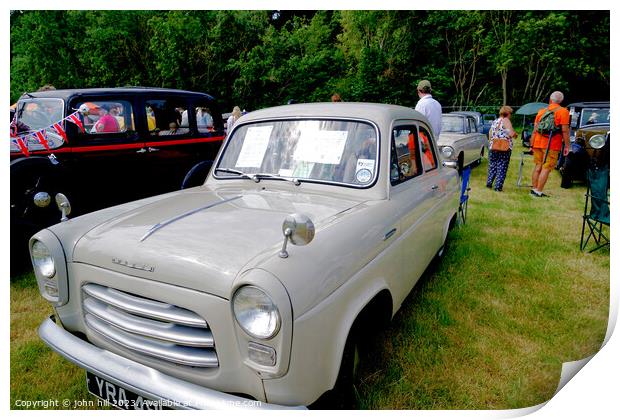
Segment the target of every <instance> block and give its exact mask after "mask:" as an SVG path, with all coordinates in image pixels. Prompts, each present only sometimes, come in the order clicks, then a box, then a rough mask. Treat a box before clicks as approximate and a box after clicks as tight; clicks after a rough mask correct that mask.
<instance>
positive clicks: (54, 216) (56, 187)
mask: <svg viewBox="0 0 620 420" xmlns="http://www.w3.org/2000/svg"><path fill="white" fill-rule="evenodd" d="M60 178H61V176H60V173H59V171H58V170H57V169H56V168H55V167H54V166H53V165H52V164H51V163H50V162H49V161H48V160H47V159H45V160H37V159H33V160H28V161H22V162H16V163H15V164H12V165H11V192H10V201H11V235H10V241H11V242H10V246H11V251H12V252H11V274H12V275H13V274H15V273H16V272H18V271H19V270H21V269H23V268H24V267H27V268H29V267H30V265H29V261H30V259H29V255H28V240H29V239H30V237H31V236H32V235H33V234H35V233H36V232H38V231H39V230H41V229H44V228H46V227H48V226H51V225H54V224H56V223H58V222H60V217H61V213H60V211H59V210H58V208H57V207H56V204H55V202H54V197H55V195H56V193H58V192H63V193H66V191H62V189H61V187H60V186H61V185H62V183H61V179H60ZM40 192H46V193H47V194H49V197H50V203H49V204H48V205H47V206H46V207H43V208H41V207H37V206H36V205H35V203H34V197H35V195H36V194H37V193H40Z"/></svg>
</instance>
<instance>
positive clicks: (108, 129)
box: [95, 114, 120, 133]
mask: <svg viewBox="0 0 620 420" xmlns="http://www.w3.org/2000/svg"><path fill="white" fill-rule="evenodd" d="M119 131H120V130H119V127H118V121H116V118H114V117H113V116H112V115H110V114H105V115H104V116H103V117H101V118H99V121H97V123H96V124H95V132H97V133H117V132H119Z"/></svg>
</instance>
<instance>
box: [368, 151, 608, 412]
mask: <svg viewBox="0 0 620 420" xmlns="http://www.w3.org/2000/svg"><path fill="white" fill-rule="evenodd" d="M515 149H516V150H515V152H514V153H513V156H512V161H511V164H510V168H509V170H508V176H507V179H506V182H505V184H504V191H503V192H495V191H492V190H490V189H487V188H485V184H486V175H487V162H486V161H485V162H483V164H482V165H480V166H479V167H477V168H474V169H473V171H472V178H471V181H470V186H471V191H470V200H469V211H468V216H467V223H466V224H465V225H464V226H461V227H460V228H457V229H455V230H453V231H452V233H451V235H450V237H449V241H450V242H449V248H448V250H447V252H446V254H445V255H444V258H443V259H442V261H440V262H439V263H438V264H437V265H436V266H435V267H431V269H429V270H428V271H427V273H426V274H425V275H424V277H423V278H422V279H421V280H420V282H419V283H418V285H417V286H416V288H415V289H414V290H413V292H412V293H411V294H410V296H409V297H408V298H407V299H406V300H405V302H404V304H403V306H402V307H401V309H400V311H399V312H398V313H397V314H396V316H395V317H394V319H393V322H392V324H391V326H390V328H389V329H388V330H387V331H385V332H383V333H381V335H380V336H379V337H377V340H376V342H375V344H374V346H373V348H372V349H371V350H370V351H369V353H368V354H365V355H364V356H363V359H362V363H361V367H360V369H361V372H360V375H359V378H358V381H357V386H356V390H357V396H358V407H359V408H366V409H511V408H522V407H527V406H532V405H536V404H539V403H542V402H544V401H546V400H548V399H550V398H551V397H552V396H553V394H554V392H555V390H556V388H557V386H558V382H559V379H560V372H561V365H562V362H566V361H572V360H578V359H582V358H584V357H587V356H589V355H592V354H593V353H595V352H596V351H597V350H598V349H599V348H600V346H601V344H602V342H603V338H604V337H605V332H606V330H607V319H608V310H609V275H610V274H609V273H610V271H609V270H610V269H609V249H608V248H606V249H604V250H599V251H597V252H596V253H593V254H588V253H583V252H580V251H579V239H580V234H581V223H582V218H581V216H582V214H583V205H584V194H585V186H583V185H580V186H578V185H575V186H574V187H573V188H572V189H569V190H563V189H561V188H560V187H559V185H560V176H559V173H557V171H554V172H553V173H552V174H551V176H550V178H549V181H548V183H547V186H546V188H545V192H546V193H548V194H549V195H551V197H550V198H533V197H530V196H529V188H526V187H521V188H518V187H517V186H516V183H517V175H518V169H519V161H520V153H521V150H522V149H521V148H520V147H516V148H515ZM524 161H525V165H524V168H523V174H524V177H523V181H522V185H529V184H530V183H531V179H530V178H531V172H532V169H533V163H532V157H531V156H525V159H524Z"/></svg>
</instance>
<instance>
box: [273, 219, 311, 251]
mask: <svg viewBox="0 0 620 420" xmlns="http://www.w3.org/2000/svg"><path fill="white" fill-rule="evenodd" d="M282 233H283V234H284V243H283V244H282V250H281V251H280V253H279V254H278V255H279V256H280V258H288V252H287V250H286V245H288V243H289V241H290V242H291V243H292V244H293V245H298V246H303V245H308V244H309V243H310V242H311V241H312V239H314V223H312V220H310V218H309V217H308V216H306V215H304V214H299V213H293V214H289V215H288V216H286V218H285V219H284V222H283V223H282Z"/></svg>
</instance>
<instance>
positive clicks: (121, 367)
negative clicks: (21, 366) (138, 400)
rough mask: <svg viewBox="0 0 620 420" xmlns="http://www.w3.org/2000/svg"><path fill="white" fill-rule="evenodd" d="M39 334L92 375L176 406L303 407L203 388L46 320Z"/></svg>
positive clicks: (58, 351) (217, 407)
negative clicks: (116, 352) (118, 353)
mask: <svg viewBox="0 0 620 420" xmlns="http://www.w3.org/2000/svg"><path fill="white" fill-rule="evenodd" d="M39 337H41V339H42V340H43V341H44V342H45V343H46V344H47V345H48V346H49V347H51V348H52V350H54V351H55V352H56V353H58V354H60V355H61V356H62V357H64V358H65V359H67V360H68V361H70V362H71V363H74V364H76V365H77V366H79V367H81V368H82V369H86V370H87V371H89V372H92V373H94V374H95V375H97V376H99V377H101V378H103V379H105V380H108V381H110V382H113V383H116V384H118V385H120V386H122V387H123V388H125V389H127V390H130V391H132V392H135V393H136V394H138V395H142V396H144V397H147V398H150V399H153V400H164V401H172V402H176V403H177V404H178V405H176V408H180V409H234V408H242V409H248V408H253V409H271V410H275V409H285V410H292V409H305V407H302V406H296V407H287V406H281V405H276V404H268V403H261V404H260V405H256V401H253V400H249V399H245V398H241V397H237V396H235V395H230V394H226V393H223V392H219V391H215V390H213V389H209V388H205V387H202V386H199V385H196V384H192V383H190V382H187V381H183V380H181V379H179V378H175V377H172V376H169V375H166V374H164V373H162V372H160V371H158V370H156V369H153V368H150V367H148V366H144V365H142V364H140V363H137V362H134V361H132V360H129V359H126V358H124V357H121V356H119V355H117V354H114V353H111V352H109V351H107V350H102V349H100V348H98V347H95V346H93V345H92V344H90V343H88V342H86V341H84V340H81V339H79V338H77V337H76V336H74V335H73V334H71V333H69V332H68V331H65V330H64V329H62V328H61V327H60V326H58V325H56V324H55V323H54V322H53V321H52V320H51V319H49V318H48V319H46V320H45V321H43V322H42V323H41V326H39Z"/></svg>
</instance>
